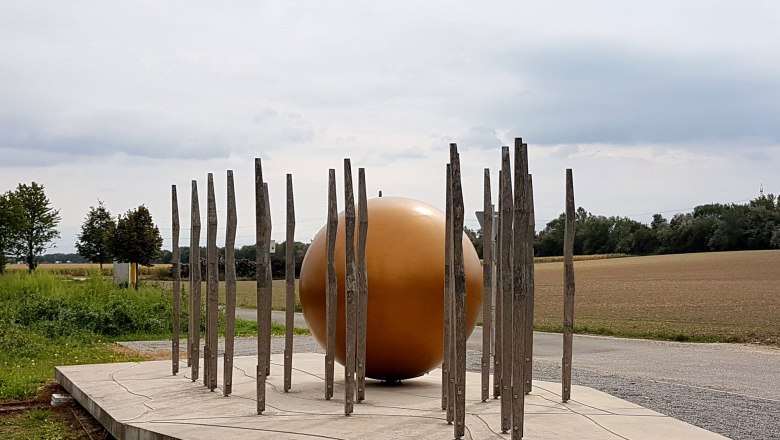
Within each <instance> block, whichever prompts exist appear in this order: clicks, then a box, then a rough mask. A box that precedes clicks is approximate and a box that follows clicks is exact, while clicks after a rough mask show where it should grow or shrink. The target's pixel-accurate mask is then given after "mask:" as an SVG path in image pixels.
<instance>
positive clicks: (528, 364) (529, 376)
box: [523, 144, 536, 394]
mask: <svg viewBox="0 0 780 440" xmlns="http://www.w3.org/2000/svg"><path fill="white" fill-rule="evenodd" d="M523 145H524V146H525V147H526V149H527V145H526V144H523ZM526 192H527V195H526V202H527V204H528V248H527V251H528V256H527V258H528V259H527V260H526V270H527V272H528V281H527V282H528V300H527V301H528V308H527V309H526V314H525V322H526V333H525V352H526V356H525V393H526V394H528V393H530V392H531V388H532V380H533V363H534V362H533V361H534V301H535V299H534V298H535V296H536V295H535V292H534V273H535V271H534V238H536V220H535V216H534V184H533V176H531V175H530V174H528V179H527V183H526Z"/></svg>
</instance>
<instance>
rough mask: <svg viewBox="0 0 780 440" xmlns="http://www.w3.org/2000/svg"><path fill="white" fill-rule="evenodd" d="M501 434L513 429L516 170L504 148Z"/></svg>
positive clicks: (502, 148) (506, 149)
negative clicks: (513, 170) (514, 199)
mask: <svg viewBox="0 0 780 440" xmlns="http://www.w3.org/2000/svg"><path fill="white" fill-rule="evenodd" d="M501 178H502V180H501V212H500V217H499V223H501V333H502V336H503V338H502V347H501V432H504V433H506V432H507V431H509V429H510V428H511V427H512V389H511V387H512V365H513V364H512V340H513V339H514V338H512V335H513V333H512V310H513V299H512V280H513V278H514V276H513V275H514V273H513V269H512V246H513V240H512V238H513V229H512V224H513V221H512V212H513V211H514V205H513V202H512V166H511V163H510V160H509V147H501Z"/></svg>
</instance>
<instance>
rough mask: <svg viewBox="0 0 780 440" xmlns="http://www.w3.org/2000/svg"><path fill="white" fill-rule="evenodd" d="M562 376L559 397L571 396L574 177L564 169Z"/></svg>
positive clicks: (567, 397)
mask: <svg viewBox="0 0 780 440" xmlns="http://www.w3.org/2000/svg"><path fill="white" fill-rule="evenodd" d="M563 286H564V291H563V361H562V365H563V378H562V380H561V387H562V388H563V389H562V390H561V398H562V400H563V401H564V402H568V401H569V399H570V398H571V362H572V344H573V342H574V341H573V337H572V331H573V329H574V179H573V178H572V173H571V169H570V168H569V169H567V170H566V229H564V235H563Z"/></svg>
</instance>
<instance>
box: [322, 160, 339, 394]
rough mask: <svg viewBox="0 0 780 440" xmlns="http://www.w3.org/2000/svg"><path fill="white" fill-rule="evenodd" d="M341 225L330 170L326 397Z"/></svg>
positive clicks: (331, 365)
mask: <svg viewBox="0 0 780 440" xmlns="http://www.w3.org/2000/svg"><path fill="white" fill-rule="evenodd" d="M338 227H339V215H338V207H337V205H336V170H334V169H332V168H331V169H330V170H328V223H327V239H328V240H327V248H326V256H327V269H326V280H327V285H326V290H325V322H326V328H325V339H326V344H325V399H330V398H331V397H333V378H334V367H335V364H334V361H335V357H336V318H337V316H338V296H337V293H338V291H337V290H336V289H337V283H336V232H337V231H338Z"/></svg>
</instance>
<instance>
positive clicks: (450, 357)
mask: <svg viewBox="0 0 780 440" xmlns="http://www.w3.org/2000/svg"><path fill="white" fill-rule="evenodd" d="M445 205H446V207H445V227H444V362H443V363H442V404H443V405H444V408H445V409H446V410H447V423H452V422H453V421H454V420H455V371H454V368H455V364H454V363H455V349H454V340H455V330H454V327H453V326H454V322H453V309H454V302H455V298H454V297H453V292H454V291H453V282H452V166H451V164H449V163H448V164H447V188H446V202H445Z"/></svg>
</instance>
